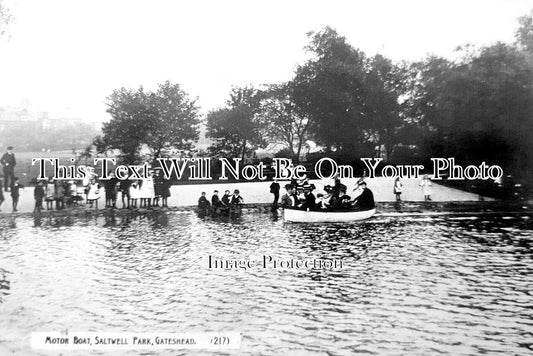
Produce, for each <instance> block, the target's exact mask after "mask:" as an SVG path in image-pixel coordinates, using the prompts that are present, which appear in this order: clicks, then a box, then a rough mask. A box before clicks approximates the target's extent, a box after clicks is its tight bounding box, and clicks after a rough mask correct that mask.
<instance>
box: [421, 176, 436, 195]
mask: <svg viewBox="0 0 533 356" xmlns="http://www.w3.org/2000/svg"><path fill="white" fill-rule="evenodd" d="M420 186H421V187H422V193H423V194H424V196H426V195H431V194H432V193H433V192H432V190H431V181H430V180H429V179H424V180H422V183H420Z"/></svg>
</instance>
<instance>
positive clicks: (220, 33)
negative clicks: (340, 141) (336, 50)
mask: <svg viewBox="0 0 533 356" xmlns="http://www.w3.org/2000/svg"><path fill="white" fill-rule="evenodd" d="M0 1H1V2H2V3H3V4H4V5H5V6H7V8H8V9H9V10H10V12H11V14H12V16H13V17H14V20H13V22H12V23H11V24H10V25H9V27H8V34H7V36H4V38H2V39H0V107H2V106H18V105H19V104H20V103H21V102H23V101H26V102H29V104H30V110H32V111H47V112H49V113H50V115H51V116H77V117H81V118H83V119H84V120H87V121H96V122H102V121H107V120H108V119H109V115H108V114H107V113H106V112H105V109H106V106H105V98H106V96H108V95H109V94H111V92H112V91H113V90H114V89H119V88H121V87H127V88H137V87H139V86H140V85H142V86H144V87H145V88H147V89H154V88H155V87H156V85H157V83H161V82H164V81H166V80H170V81H171V82H173V83H179V84H180V85H181V86H182V88H183V89H184V90H185V91H187V92H188V93H189V94H190V96H191V97H192V98H197V99H198V104H199V105H200V106H201V111H202V113H203V114H205V113H207V112H208V111H209V110H212V109H216V108H218V107H222V106H223V105H224V104H225V101H226V100H227V98H228V95H229V92H230V90H231V87H232V86H239V85H246V84H265V83H280V82H283V81H287V80H290V79H291V77H292V75H293V73H294V70H295V68H296V66H297V65H298V64H302V63H303V62H304V61H305V59H306V58H307V57H306V53H305V51H304V47H305V45H306V44H307V43H308V41H309V39H308V37H307V33H308V32H309V31H319V30H320V29H322V28H324V27H325V26H328V25H329V26H331V27H333V28H334V29H336V30H337V32H338V33H339V34H340V35H343V36H345V37H346V38H347V40H348V42H349V43H350V44H352V45H353V46H354V47H356V48H359V49H361V50H363V51H364V52H365V53H366V54H367V55H374V54H376V53H381V54H383V55H385V56H388V57H390V58H392V59H393V60H395V61H401V60H409V61H414V60H420V59H422V58H424V57H425V56H426V55H427V54H430V53H431V54H435V55H440V56H444V57H448V58H452V57H453V56H454V50H455V48H456V47H457V46H459V45H463V44H466V43H471V44H474V45H477V46H482V45H489V44H491V43H494V42H496V41H503V42H512V41H513V40H514V31H515V30H516V28H517V26H518V23H517V18H518V17H520V16H522V15H526V14H528V13H529V12H530V11H531V10H532V9H533V0H460V1H457V0H446V1H440V0H438V1H437V0H436V1H431V0H405V1H399V0H395V1H394V0H390V1H385V0H377V1H376V0H373V1H369V0H366V1H356V0H352V1H345V0H342V1H341V0H329V1H316V0H307V1H300V0H269V1H254V0H218V1H216V0H194V1H192V0H191V1H182V0H173V1H170V0H149V1H138V0H91V1H88V0H86V1H81V0H0Z"/></svg>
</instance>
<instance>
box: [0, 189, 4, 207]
mask: <svg viewBox="0 0 533 356" xmlns="http://www.w3.org/2000/svg"><path fill="white" fill-rule="evenodd" d="M3 202H4V193H2V189H0V207H1V206H2V203H3ZM0 211H2V210H0Z"/></svg>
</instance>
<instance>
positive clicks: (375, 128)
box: [95, 12, 533, 179]
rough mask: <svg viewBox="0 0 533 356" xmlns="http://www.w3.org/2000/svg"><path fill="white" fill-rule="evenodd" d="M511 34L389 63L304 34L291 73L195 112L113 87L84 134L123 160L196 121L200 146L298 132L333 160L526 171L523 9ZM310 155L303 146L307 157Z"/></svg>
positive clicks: (165, 88)
mask: <svg viewBox="0 0 533 356" xmlns="http://www.w3.org/2000/svg"><path fill="white" fill-rule="evenodd" d="M515 35H516V36H515V38H516V41H515V42H514V43H501V42H498V43H494V44H492V45H489V46H485V47H479V48H477V47H474V46H470V45H466V46H463V47H458V48H457V54H458V57H457V59H454V60H450V59H446V58H442V57H438V56H428V57H427V58H425V59H423V60H421V61H417V62H407V61H403V62H399V63H396V62H393V61H392V60H390V59H389V58H386V57H385V56H383V55H380V54H377V55H374V56H368V55H367V54H365V53H364V52H363V51H361V50H360V49H357V48H356V47H354V46H353V45H351V44H350V43H348V41H347V39H346V38H345V37H343V36H342V35H340V34H339V33H337V32H336V31H335V30H334V29H332V28H330V27H326V28H324V29H322V30H320V31H317V32H311V33H309V34H308V36H309V43H308V45H307V46H306V47H305V50H306V51H307V52H308V54H309V58H310V59H309V60H307V61H306V62H305V63H303V64H301V65H299V66H297V68H296V70H295V72H294V75H293V77H292V78H291V80H289V81H287V82H284V83H275V84H265V85H261V86H256V87H254V86H245V87H234V88H233V89H232V90H231V92H230V94H229V98H228V100H227V102H226V105H225V106H224V107H221V108H217V109H214V110H211V111H210V112H208V114H207V116H206V117H205V118H203V117H201V115H200V113H199V107H198V105H197V104H196V100H194V99H192V98H190V97H189V95H188V94H187V93H186V92H184V91H183V90H182V89H181V87H180V86H179V85H178V84H172V83H170V82H166V83H163V84H161V85H160V86H159V87H158V88H157V90H156V91H153V92H152V91H145V90H144V89H143V88H142V87H141V88H139V89H126V88H122V89H119V90H115V91H114V92H113V93H112V94H111V95H110V96H109V97H108V98H107V105H108V110H107V111H108V113H110V114H111V117H112V119H111V120H110V121H109V122H108V123H105V124H104V126H103V134H102V135H101V136H99V137H97V138H96V139H95V145H96V146H97V148H98V150H99V151H100V152H104V151H106V150H109V149H115V150H118V151H119V152H120V153H121V157H122V158H123V160H124V161H125V162H127V163H133V162H136V161H138V160H139V159H140V155H141V151H142V148H145V149H147V150H148V152H149V155H150V156H151V157H152V158H157V157H160V156H162V155H166V154H169V152H170V151H172V150H174V151H175V150H190V149H191V147H192V146H193V144H194V142H195V141H196V140H197V139H198V135H199V130H200V126H201V125H202V124H203V125H205V126H206V130H207V136H208V137H209V138H211V139H212V140H213V142H214V143H213V144H212V145H211V147H209V152H208V153H209V154H210V155H212V156H218V157H220V156H222V157H243V158H244V157H245V156H246V155H248V154H250V153H253V152H254V151H255V150H257V149H258V148H264V147H267V146H269V145H272V144H273V143H276V144H278V145H279V146H278V147H283V150H282V152H281V153H282V154H283V155H284V156H286V157H288V158H292V159H293V160H295V161H296V162H299V161H300V160H301V158H302V157H303V153H304V150H305V148H306V147H307V145H308V143H309V142H313V143H314V144H316V145H317V146H318V147H320V148H321V151H320V153H319V154H318V155H317V157H318V156H324V155H329V156H330V157H333V158H335V159H336V160H337V161H338V162H340V163H350V162H355V161H357V160H358V159H359V158H360V157H374V156H376V155H379V156H381V157H383V158H385V160H387V161H389V162H394V163H414V162H418V163H424V162H426V161H428V160H429V158H431V157H455V159H456V162H458V163H459V164H463V165H464V164H470V163H473V164H474V163H475V164H479V163H481V161H485V162H487V164H498V165H501V166H502V167H503V168H504V169H505V170H507V171H508V172H511V173H512V174H514V175H517V176H521V177H523V178H527V179H530V178H533V163H532V162H531V157H533V12H532V13H530V14H529V15H527V16H523V17H521V18H520V19H519V26H518V28H517V30H516V33H515ZM307 158H308V159H312V155H311V156H308V157H307Z"/></svg>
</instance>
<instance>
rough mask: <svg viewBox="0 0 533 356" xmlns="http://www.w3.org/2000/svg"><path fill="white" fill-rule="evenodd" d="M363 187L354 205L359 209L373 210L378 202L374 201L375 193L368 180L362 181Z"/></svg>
mask: <svg viewBox="0 0 533 356" xmlns="http://www.w3.org/2000/svg"><path fill="white" fill-rule="evenodd" d="M361 187H362V188H363V191H362V193H361V195H360V196H359V197H357V198H356V199H355V200H354V201H353V203H352V205H353V206H354V207H355V209H357V210H371V209H374V208H375V207H376V203H375V201H374V194H372V191H371V190H370V189H368V188H367V186H366V182H361Z"/></svg>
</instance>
